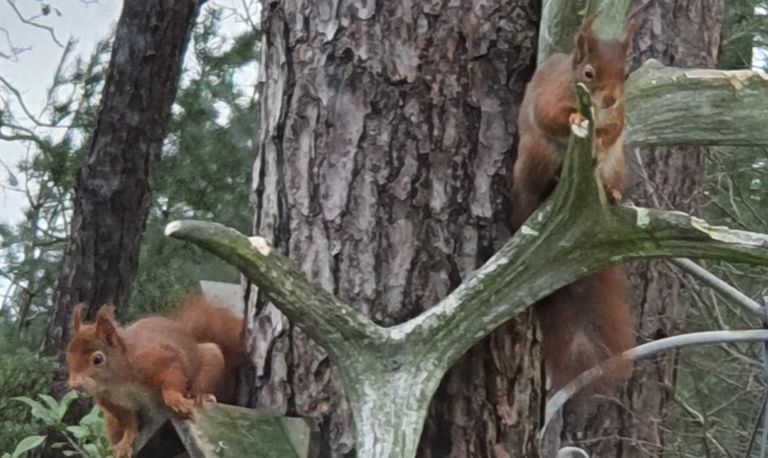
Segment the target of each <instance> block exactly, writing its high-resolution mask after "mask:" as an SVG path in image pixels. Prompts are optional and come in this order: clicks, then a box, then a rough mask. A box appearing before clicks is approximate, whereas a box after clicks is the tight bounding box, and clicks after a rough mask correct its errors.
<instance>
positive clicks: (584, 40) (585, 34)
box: [573, 14, 597, 63]
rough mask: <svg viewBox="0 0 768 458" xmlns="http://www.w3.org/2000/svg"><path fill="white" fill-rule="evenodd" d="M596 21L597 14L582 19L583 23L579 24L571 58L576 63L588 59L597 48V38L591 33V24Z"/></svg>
mask: <svg viewBox="0 0 768 458" xmlns="http://www.w3.org/2000/svg"><path fill="white" fill-rule="evenodd" d="M596 19H597V14H593V15H592V16H590V17H588V18H586V19H584V23H583V24H581V27H579V30H578V32H576V37H575V38H574V42H573V56H574V60H575V61H576V62H577V63H578V62H583V61H584V60H585V59H586V58H587V57H589V55H590V54H591V53H592V51H593V50H594V49H595V47H596V46H597V38H595V34H594V32H593V31H592V24H594V23H595V20H596Z"/></svg>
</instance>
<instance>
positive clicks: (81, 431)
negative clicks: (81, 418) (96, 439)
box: [67, 425, 90, 439]
mask: <svg viewBox="0 0 768 458" xmlns="http://www.w3.org/2000/svg"><path fill="white" fill-rule="evenodd" d="M67 431H69V432H70V433H72V435H73V436H75V437H76V438H77V439H83V438H85V437H87V436H88V433H89V432H90V431H88V428H86V427H85V426H77V425H75V426H67Z"/></svg>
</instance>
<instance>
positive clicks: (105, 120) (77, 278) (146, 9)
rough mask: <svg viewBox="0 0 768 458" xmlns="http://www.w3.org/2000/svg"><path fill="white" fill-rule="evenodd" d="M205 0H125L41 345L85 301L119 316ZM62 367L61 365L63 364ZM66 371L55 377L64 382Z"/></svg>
mask: <svg viewBox="0 0 768 458" xmlns="http://www.w3.org/2000/svg"><path fill="white" fill-rule="evenodd" d="M201 3H202V1H199V0H183V1H173V2H169V1H165V0H132V1H126V2H125V4H124V6H123V11H122V13H121V16H120V20H119V22H118V24H117V30H116V34H115V41H114V45H113V48H112V57H111V60H110V64H109V71H108V72H107V77H106V81H105V83H104V89H103V94H102V99H101V109H100V111H99V116H98V120H97V124H96V128H95V130H94V132H93V137H92V139H91V146H90V149H89V151H88V154H87V156H86V157H85V158H84V159H83V162H82V164H81V166H80V169H79V170H78V172H77V177H76V181H75V196H74V212H73V215H72V226H71V230H70V234H71V236H70V237H71V238H70V241H69V245H68V247H67V250H66V253H65V255H64V262H63V268H62V272H61V275H60V277H59V283H58V286H57V290H56V294H55V298H56V299H55V303H54V309H53V316H52V318H51V323H50V326H49V328H48V330H47V333H46V336H45V343H44V352H45V353H46V354H48V355H57V354H60V353H61V352H62V351H63V348H64V346H65V345H66V342H67V341H68V340H69V329H68V323H69V316H70V314H71V312H72V308H73V307H74V305H75V304H77V303H79V302H84V303H86V304H88V305H89V313H88V315H89V318H90V315H91V314H92V313H93V311H94V310H95V309H96V308H98V307H99V306H101V305H102V304H105V303H112V304H114V305H115V306H116V309H117V314H118V315H119V316H122V315H123V314H124V312H125V309H126V307H127V305H128V299H129V297H130V293H131V283H132V281H133V277H134V274H135V272H136V267H137V263H138V255H139V242H140V239H141V234H142V232H143V230H144V223H145V220H146V216H147V209H148V205H149V198H150V178H151V172H152V169H153V166H154V164H155V163H156V162H157V161H158V160H159V159H160V151H161V148H162V143H163V136H164V133H165V127H166V125H167V123H168V119H169V117H170V109H171V104H172V102H173V99H174V97H175V95H176V85H177V81H178V78H179V72H180V70H181V62H182V58H183V56H184V52H185V50H186V47H187V42H188V41H189V36H190V32H191V30H192V26H193V25H194V23H195V18H196V17H197V13H198V10H199V6H200V4H201ZM59 375H60V376H63V374H59ZM59 381H61V380H57V381H56V382H59Z"/></svg>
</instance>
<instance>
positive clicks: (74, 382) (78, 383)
mask: <svg viewBox="0 0 768 458" xmlns="http://www.w3.org/2000/svg"><path fill="white" fill-rule="evenodd" d="M67 385H69V388H70V389H73V390H75V391H79V392H82V391H83V382H82V380H81V379H80V378H79V377H78V378H71V377H70V378H69V379H67Z"/></svg>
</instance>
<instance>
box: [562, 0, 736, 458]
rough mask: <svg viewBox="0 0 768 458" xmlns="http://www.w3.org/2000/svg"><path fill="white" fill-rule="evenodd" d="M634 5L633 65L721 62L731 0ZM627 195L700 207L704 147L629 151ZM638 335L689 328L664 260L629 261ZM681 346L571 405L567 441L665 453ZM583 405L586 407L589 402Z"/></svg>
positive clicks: (607, 451) (628, 452)
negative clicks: (616, 388) (598, 398)
mask: <svg viewBox="0 0 768 458" xmlns="http://www.w3.org/2000/svg"><path fill="white" fill-rule="evenodd" d="M628 11H629V12H630V17H632V18H635V19H636V20H637V21H638V23H637V24H638V27H637V31H636V33H635V44H634V49H633V52H632V57H631V69H635V68H636V67H638V66H639V65H640V64H641V63H642V62H643V61H645V60H647V59H649V58H654V59H657V60H659V61H660V62H661V63H663V64H665V65H674V66H677V67H699V68H702V67H714V66H715V64H716V62H717V51H718V47H719V41H720V26H721V22H722V18H723V11H724V2H723V0H703V1H700V0H696V1H688V0H664V1H651V0H635V1H633V2H632V3H631V5H630V7H629V9H628ZM627 154H628V156H629V157H628V159H629V163H630V167H631V169H630V180H631V181H630V185H629V187H628V190H627V191H628V192H627V201H629V202H633V203H635V204H637V205H640V206H647V207H654V208H662V209H677V210H682V211H685V212H695V210H696V206H697V202H696V197H697V193H698V190H699V189H700V187H701V183H702V179H703V172H704V155H703V151H702V150H701V149H692V148H654V149H647V150H642V151H634V150H629V151H627ZM629 275H630V280H631V284H632V288H631V291H632V294H631V297H630V299H631V303H632V304H633V307H634V316H635V326H636V329H637V342H638V343H644V342H648V341H650V340H654V339H658V338H662V337H667V336H670V335H675V334H678V333H679V332H681V331H682V324H683V320H684V318H685V308H686V303H685V301H684V300H680V299H681V288H682V284H681V282H680V280H679V276H680V273H679V271H677V270H675V269H673V268H671V267H670V266H669V265H668V264H667V263H665V262H663V261H642V262H637V263H634V264H633V265H632V266H631V267H630V268H629ZM676 361H677V356H676V352H669V353H666V354H664V355H661V356H659V357H657V358H654V359H653V360H649V361H642V362H640V363H639V364H638V365H637V367H636V369H635V372H634V375H633V377H632V379H631V380H630V381H629V382H628V383H627V385H626V387H625V389H624V390H623V391H622V392H621V393H620V395H619V396H618V398H617V399H611V400H609V401H607V402H601V403H600V404H599V405H595V404H594V403H591V404H590V405H589V406H588V407H589V408H588V409H587V410H586V411H585V410H583V409H580V408H579V406H578V405H574V406H570V407H571V408H566V410H565V411H564V424H563V435H562V439H563V443H564V444H565V443H569V444H577V445H581V446H583V447H584V448H585V449H587V450H588V451H590V452H591V453H593V456H616V457H637V456H659V455H660V454H661V452H662V449H663V428H662V422H663V419H664V415H665V411H666V407H667V404H668V402H669V401H670V400H671V396H672V394H673V393H674V386H675V364H676ZM582 407H583V406H582Z"/></svg>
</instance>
